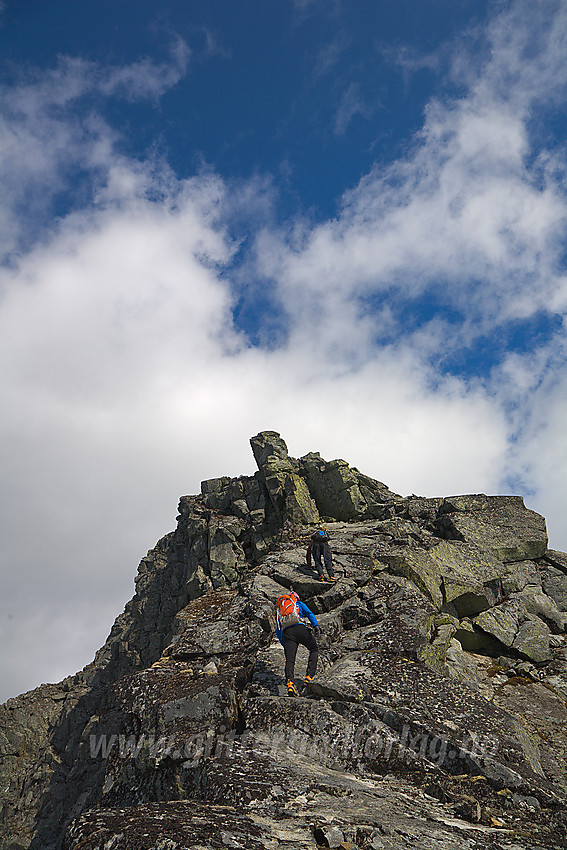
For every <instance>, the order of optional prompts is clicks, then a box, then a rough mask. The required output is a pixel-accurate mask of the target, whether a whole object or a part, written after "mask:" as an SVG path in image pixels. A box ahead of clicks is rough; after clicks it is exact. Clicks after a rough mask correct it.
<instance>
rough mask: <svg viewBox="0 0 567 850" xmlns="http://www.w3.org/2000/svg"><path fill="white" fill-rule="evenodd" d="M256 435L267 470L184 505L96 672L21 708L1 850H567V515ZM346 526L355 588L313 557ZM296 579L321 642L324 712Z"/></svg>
mask: <svg viewBox="0 0 567 850" xmlns="http://www.w3.org/2000/svg"><path fill="white" fill-rule="evenodd" d="M251 445H252V451H253V453H254V457H255V459H256V462H257V464H258V472H257V473H256V474H255V475H254V476H246V477H240V478H236V479H231V478H218V479H212V480H209V481H204V482H203V483H202V487H201V493H200V494H199V495H197V496H184V497H182V498H181V500H180V504H179V516H178V518H177V527H176V529H175V531H173V532H171V533H170V534H168V535H166V536H165V537H164V538H163V539H162V540H160V541H159V542H158V544H157V545H156V547H155V548H154V549H153V550H151V551H150V552H148V554H147V556H146V557H145V558H143V559H142V561H141V563H140V567H139V570H138V575H137V578H136V593H135V596H134V598H133V599H132V600H131V602H129V603H128V605H127V606H126V609H125V611H124V613H123V614H121V615H120V616H119V617H118V618H117V620H116V622H115V624H114V626H113V628H112V630H111V633H110V635H109V637H108V640H107V642H106V644H105V645H104V647H102V649H101V650H99V652H98V653H97V654H96V657H95V659H94V661H93V663H92V664H90V665H88V666H87V667H86V668H85V669H84V670H82V671H81V672H80V673H78V674H77V675H75V676H73V677H70V678H68V679H66V680H65V681H63V682H61V683H59V684H57V685H42V686H41V687H40V688H38V689H36V690H34V691H31V692H29V693H28V694H23V695H21V696H19V697H16V698H15V699H12V700H9V701H8V702H7V703H6V704H5V705H4V706H2V707H0V779H1V782H2V789H3V795H2V803H1V809H0V846H1V847H3V848H7V850H27V849H28V848H32V850H56V849H57V850H60V848H64V850H79V848H81V850H95V848H97V850H126V848H136V850H138V848H147V850H178V849H179V850H182V848H192V850H199V848H210V847H216V848H225V847H245V848H270V850H271V849H272V848H273V850H284V848H296V847H297V848H310V847H312V848H317V847H340V848H343V850H356V848H372V849H373V850H378V848H387V850H391V848H402V847H404V848H405V847H415V848H424V850H428V848H438V850H441V848H444V849H445V848H468V849H469V850H473V848H485V847H488V848H510V850H537V848H559V847H567V817H566V815H565V799H566V796H567V702H566V701H567V636H566V634H565V629H566V625H567V555H565V554H564V553H561V552H555V551H551V550H549V549H548V541H547V534H546V528H545V521H544V519H543V517H541V516H539V515H538V514H536V513H534V512H533V511H530V510H528V509H526V507H525V505H524V503H523V500H522V499H521V498H519V497H516V496H485V495H468V496H467V495H465V496H454V497H445V498H422V497H418V496H411V497H408V498H402V497H401V496H399V495H397V494H395V493H392V492H391V491H390V490H389V489H388V488H387V487H386V486H385V485H384V484H382V483H381V482H378V481H374V480H373V479H371V478H369V477H367V476H365V475H363V474H362V473H360V472H359V471H358V470H357V469H355V468H352V467H350V466H349V465H348V464H347V463H346V462H345V461H343V460H335V461H330V462H327V461H325V460H323V459H322V458H321V457H320V455H319V454H317V453H310V454H308V455H306V456H305V457H303V458H299V459H294V458H291V457H290V456H289V454H288V452H287V448H286V445H285V443H284V441H283V440H282V439H281V437H280V436H279V435H278V434H276V433H275V432H262V433H261V434H258V435H257V436H256V437H254V438H252V440H251ZM321 523H324V524H325V527H326V528H327V529H328V531H329V534H330V536H331V540H332V548H333V552H334V556H335V569H336V573H337V578H338V580H337V582H336V583H334V584H327V583H325V584H323V583H321V582H320V581H318V579H317V578H316V576H315V574H314V573H313V572H312V571H310V570H309V569H308V568H307V566H306V564H305V547H306V542H307V540H308V536H309V533H310V532H311V531H312V530H313V528H314V527H316V526H318V525H319V524H321ZM292 587H293V588H294V589H295V590H296V591H297V592H298V593H299V594H300V596H301V598H302V599H303V600H304V601H305V602H306V603H307V604H308V605H309V607H310V608H311V610H313V611H314V612H315V613H316V615H317V617H318V619H319V622H320V624H321V627H322V638H321V643H320V650H321V652H320V661H319V668H318V672H317V676H316V678H315V682H314V683H313V685H312V686H311V689H310V690H309V691H307V692H306V693H303V694H302V696H301V697H300V698H299V699H291V698H288V697H287V695H286V691H285V687H284V684H285V683H284V681H283V651H282V649H281V647H280V645H279V643H278V642H277V641H276V640H275V636H274V629H275V619H274V607H273V603H274V600H275V598H276V597H277V596H278V595H279V594H280V593H281V592H283V591H284V590H285V589H289V588H292ZM304 669H305V656H304V655H303V654H302V653H301V651H300V653H299V654H298V661H297V664H296V673H297V677H298V683H299V681H300V680H301V678H302V675H303V672H304Z"/></svg>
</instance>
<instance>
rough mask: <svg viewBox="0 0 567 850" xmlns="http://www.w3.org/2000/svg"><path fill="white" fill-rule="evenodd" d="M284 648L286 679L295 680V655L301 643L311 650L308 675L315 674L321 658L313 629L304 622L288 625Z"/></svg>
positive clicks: (287, 680) (284, 634) (283, 638)
mask: <svg viewBox="0 0 567 850" xmlns="http://www.w3.org/2000/svg"><path fill="white" fill-rule="evenodd" d="M282 641H283V648H284V652H285V680H286V682H293V673H294V670H295V656H296V655H297V647H298V646H299V644H302V645H303V646H305V647H307V649H308V650H309V660H308V662H307V675H308V676H314V675H315V670H316V669H317V659H318V658H319V649H318V647H317V641H316V640H315V636H314V635H313V632H312V631H311V629H308V628H307V626H304V625H303V623H297V625H295V626H288V627H287V629H284V633H283V635H282Z"/></svg>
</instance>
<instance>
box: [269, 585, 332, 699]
mask: <svg viewBox="0 0 567 850" xmlns="http://www.w3.org/2000/svg"><path fill="white" fill-rule="evenodd" d="M276 609H277V618H276V636H277V638H278V640H279V642H280V643H281V645H282V646H283V648H284V653H285V678H286V682H287V692H288V695H289V696H293V697H297V696H299V694H298V692H297V689H296V687H295V684H294V681H293V675H294V670H295V656H296V655H297V648H298V646H299V644H302V645H303V646H305V647H306V648H307V649H308V650H309V660H308V662H307V672H306V674H305V684H306V685H309V683H310V682H312V681H313V677H314V675H315V671H316V669H317V660H318V658H319V648H318V646H317V640H316V638H315V635H317V636H319V635H320V634H321V629H320V628H319V623H318V622H317V618H316V617H315V614H313V612H312V611H310V610H309V608H308V607H307V605H305V603H304V602H301V600H300V599H299V596H298V595H297V593H295V592H292V593H289V594H284V595H283V596H280V597H279V598H278V600H277V602H276ZM304 619H307V620H309V622H310V624H311V625H312V626H313V631H311V629H309V628H308V627H307V626H306V625H305V623H304V622H302V620H304Z"/></svg>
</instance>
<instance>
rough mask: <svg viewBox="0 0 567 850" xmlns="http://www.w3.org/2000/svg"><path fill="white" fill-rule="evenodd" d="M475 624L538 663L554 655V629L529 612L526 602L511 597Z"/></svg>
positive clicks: (476, 620) (482, 615)
mask: <svg viewBox="0 0 567 850" xmlns="http://www.w3.org/2000/svg"><path fill="white" fill-rule="evenodd" d="M473 622H474V624H475V626H477V627H478V628H480V629H482V631H484V632H487V633H488V634H490V635H492V636H493V637H495V638H496V639H497V640H499V641H500V642H501V643H502V644H503V645H504V646H506V647H508V649H511V650H513V651H515V652H517V653H520V654H521V655H524V656H525V657H527V658H528V659H530V660H531V661H535V662H536V663H539V662H543V661H548V660H549V659H550V658H551V652H550V647H549V641H550V631H549V629H548V628H547V626H546V625H545V624H544V623H543V622H542V621H541V620H540V619H539V618H538V617H534V616H533V615H532V614H529V613H528V611H527V609H526V606H525V605H524V603H523V601H522V600H521V599H519V598H515V599H511V600H508V601H506V602H503V603H502V604H500V605H497V606H495V607H494V608H491V609H490V610H488V611H484V612H483V613H482V614H479V615H478V616H477V617H475V618H474V621H473Z"/></svg>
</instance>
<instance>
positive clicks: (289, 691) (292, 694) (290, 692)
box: [287, 682, 299, 697]
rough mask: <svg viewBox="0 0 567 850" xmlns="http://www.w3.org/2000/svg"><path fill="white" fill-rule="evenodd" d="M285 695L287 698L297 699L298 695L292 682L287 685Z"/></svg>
mask: <svg viewBox="0 0 567 850" xmlns="http://www.w3.org/2000/svg"><path fill="white" fill-rule="evenodd" d="M287 695H288V697H298V696H299V694H298V693H297V688H296V687H295V685H294V684H293V682H288V683H287Z"/></svg>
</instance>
